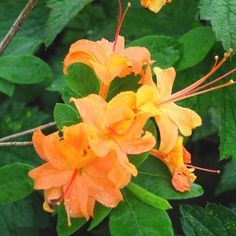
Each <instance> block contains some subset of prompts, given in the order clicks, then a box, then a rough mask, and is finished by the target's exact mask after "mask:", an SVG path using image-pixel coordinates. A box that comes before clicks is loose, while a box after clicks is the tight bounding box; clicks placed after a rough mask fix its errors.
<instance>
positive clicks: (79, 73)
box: [65, 63, 99, 97]
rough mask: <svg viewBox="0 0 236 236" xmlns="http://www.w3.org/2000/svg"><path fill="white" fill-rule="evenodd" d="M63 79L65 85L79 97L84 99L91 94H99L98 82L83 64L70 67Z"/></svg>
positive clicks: (92, 72) (89, 69)
mask: <svg viewBox="0 0 236 236" xmlns="http://www.w3.org/2000/svg"><path fill="white" fill-rule="evenodd" d="M65 79H66V84H67V85H68V86H69V87H70V88H71V90H72V91H73V92H75V93H76V94H77V96H79V97H85V96H87V95H89V94H91V93H95V94H98V92H99V81H98V79H97V77H96V75H95V73H94V71H93V70H92V69H91V68H90V67H88V66H86V65H85V64H82V63H76V64H73V65H71V66H70V67H69V69H68V75H67V76H65Z"/></svg>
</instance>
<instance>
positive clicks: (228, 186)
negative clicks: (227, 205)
mask: <svg viewBox="0 0 236 236" xmlns="http://www.w3.org/2000/svg"><path fill="white" fill-rule="evenodd" d="M233 189H236V163H235V161H233V160H231V161H229V162H228V163H227V164H226V165H225V166H224V171H223V174H222V175H221V179H220V182H219V184H218V186H217V188H216V193H217V194H220V193H223V192H226V191H228V190H233Z"/></svg>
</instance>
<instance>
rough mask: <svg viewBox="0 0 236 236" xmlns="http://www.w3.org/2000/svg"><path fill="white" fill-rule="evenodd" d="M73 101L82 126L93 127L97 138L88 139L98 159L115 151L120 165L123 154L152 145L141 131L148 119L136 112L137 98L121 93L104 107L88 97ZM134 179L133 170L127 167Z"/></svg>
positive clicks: (149, 136)
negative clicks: (83, 124)
mask: <svg viewBox="0 0 236 236" xmlns="http://www.w3.org/2000/svg"><path fill="white" fill-rule="evenodd" d="M71 101H73V102H74V103H75V105H76V107H77V109H78V111H79V113H80V115H81V117H82V119H83V122H84V123H86V124H87V125H89V126H90V127H93V129H94V130H95V132H96V135H94V136H93V137H92V136H90V137H89V144H90V146H91V148H92V150H93V151H94V152H95V153H96V154H97V155H98V156H100V157H103V156H105V155H107V153H109V152H110V150H114V151H115V152H116V153H117V156H119V157H120V161H121V162H123V157H126V154H139V153H143V152H147V151H150V150H151V148H152V147H153V146H154V145H155V138H154V137H153V135H152V134H151V133H150V132H144V131H143V127H144V125H145V123H146V121H147V119H148V118H149V117H150V116H149V115H148V114H146V113H143V112H139V113H136V112H135V108H136V94H135V93H134V92H131V91H128V92H122V93H120V94H118V95H117V96H115V97H114V98H113V99H112V100H111V101H110V102H108V103H106V101H105V100H104V99H102V98H101V97H100V96H98V95H95V94H91V95H89V96H87V97H85V98H79V99H75V98H72V99H71ZM130 168H131V171H132V173H133V175H135V174H136V168H134V167H133V166H131V165H130Z"/></svg>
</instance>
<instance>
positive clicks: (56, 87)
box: [47, 76, 66, 93]
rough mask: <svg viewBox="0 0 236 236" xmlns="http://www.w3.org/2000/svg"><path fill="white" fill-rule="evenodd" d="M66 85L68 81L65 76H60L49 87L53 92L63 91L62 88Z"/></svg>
mask: <svg viewBox="0 0 236 236" xmlns="http://www.w3.org/2000/svg"><path fill="white" fill-rule="evenodd" d="M65 86H66V81H65V79H64V77H63V76H61V77H59V78H58V79H56V80H54V81H53V82H52V83H51V84H50V85H49V86H48V87H47V90H48V91H52V92H60V93H61V92H62V90H63V89H64V88H65Z"/></svg>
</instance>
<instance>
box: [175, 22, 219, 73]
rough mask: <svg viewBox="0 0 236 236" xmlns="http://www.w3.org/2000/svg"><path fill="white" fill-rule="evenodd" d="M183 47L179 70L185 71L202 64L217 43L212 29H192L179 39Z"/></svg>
mask: <svg viewBox="0 0 236 236" xmlns="http://www.w3.org/2000/svg"><path fill="white" fill-rule="evenodd" d="M179 42H180V43H181V44H182V46H183V52H182V56H181V59H180V61H179V62H178V64H177V68H176V69H177V70H179V71H180V70H184V69H187V68H189V67H192V66H194V65H196V64H198V63H199V62H201V61H202V60H203V59H204V57H205V56H206V55H207V54H208V52H209V51H210V50H211V48H212V47H213V45H214V43H215V36H214V33H213V32H212V30H211V28H210V27H197V28H194V29H191V30H190V31H188V32H187V33H185V34H184V35H183V36H181V37H180V38H179Z"/></svg>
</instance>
